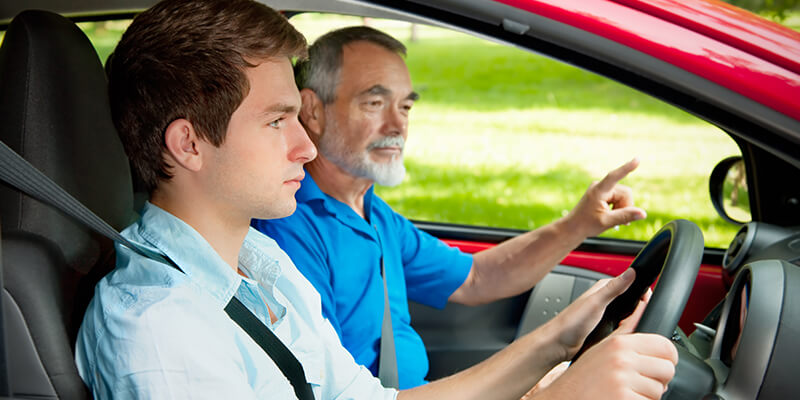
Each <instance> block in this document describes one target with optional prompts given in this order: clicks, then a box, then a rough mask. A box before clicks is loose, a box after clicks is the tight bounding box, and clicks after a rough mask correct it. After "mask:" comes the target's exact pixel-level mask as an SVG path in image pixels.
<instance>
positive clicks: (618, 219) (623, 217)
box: [606, 206, 647, 226]
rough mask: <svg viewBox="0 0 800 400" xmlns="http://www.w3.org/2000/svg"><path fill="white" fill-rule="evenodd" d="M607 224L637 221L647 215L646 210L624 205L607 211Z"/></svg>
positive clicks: (613, 224) (623, 223)
mask: <svg viewBox="0 0 800 400" xmlns="http://www.w3.org/2000/svg"><path fill="white" fill-rule="evenodd" d="M606 215H607V220H606V221H607V222H608V226H615V225H625V224H628V223H630V222H633V221H638V220H640V219H644V218H646V217H647V212H645V211H644V210H643V209H641V208H639V207H633V206H630V207H624V208H617V209H613V210H610V211H608V213H607V214H606Z"/></svg>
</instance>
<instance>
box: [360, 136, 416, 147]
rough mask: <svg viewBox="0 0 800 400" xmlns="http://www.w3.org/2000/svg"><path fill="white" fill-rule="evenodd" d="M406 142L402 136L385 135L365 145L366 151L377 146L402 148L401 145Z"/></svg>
mask: <svg viewBox="0 0 800 400" xmlns="http://www.w3.org/2000/svg"><path fill="white" fill-rule="evenodd" d="M405 144H406V140H405V139H403V137H402V136H385V137H383V138H382V139H378V140H376V141H374V142H372V143H370V144H369V146H367V151H369V150H372V149H375V148H379V147H399V148H400V150H403V147H404V146H405Z"/></svg>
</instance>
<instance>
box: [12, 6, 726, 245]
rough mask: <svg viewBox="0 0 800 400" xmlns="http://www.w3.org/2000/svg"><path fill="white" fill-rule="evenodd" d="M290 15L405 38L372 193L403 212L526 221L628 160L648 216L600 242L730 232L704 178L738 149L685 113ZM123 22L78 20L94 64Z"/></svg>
mask: <svg viewBox="0 0 800 400" xmlns="http://www.w3.org/2000/svg"><path fill="white" fill-rule="evenodd" d="M291 21H292V23H293V24H294V25H295V26H296V27H297V28H298V30H300V31H301V32H302V33H303V34H304V35H306V37H307V38H308V41H309V43H311V42H313V41H314V40H315V39H316V38H317V37H319V36H320V35H322V34H324V33H325V32H328V31H329V30H331V29H335V28H338V27H343V26H350V25H359V24H368V25H371V26H373V27H375V28H377V29H380V30H383V31H385V32H387V33H389V34H391V35H393V36H394V37H396V38H397V39H399V40H401V41H402V42H404V43H405V44H406V46H407V47H408V56H407V58H406V61H407V64H408V66H409V70H410V72H411V77H412V80H413V83H414V87H415V90H416V91H417V92H419V93H420V95H421V98H420V100H419V101H418V102H417V104H416V105H415V106H414V108H413V110H412V112H411V117H410V118H411V120H410V128H409V140H408V143H407V146H406V153H405V158H406V167H407V170H408V174H407V176H406V179H405V180H404V182H403V183H402V184H400V185H398V186H396V187H391V188H388V187H377V188H376V192H377V193H378V195H379V196H381V197H382V198H383V199H385V200H386V201H387V202H388V203H389V204H390V205H391V206H392V207H393V208H394V209H395V210H397V211H398V212H399V213H401V214H403V215H405V216H407V217H408V218H411V219H416V220H423V221H434V222H447V223H457V224H467V225H479V226H491V227H500V228H517V229H526V230H527V229H534V228H537V227H540V226H542V225H544V224H547V223H548V222H551V221H553V220H554V219H556V218H558V217H560V216H563V215H566V213H567V212H569V210H570V209H571V208H572V206H573V205H575V204H576V203H577V201H578V200H579V199H580V196H581V195H582V194H583V192H584V190H585V189H586V188H587V187H588V186H589V184H591V182H592V181H595V180H598V179H601V178H602V177H603V176H604V175H605V174H606V173H607V172H608V171H609V170H611V169H613V168H615V167H616V166H618V165H621V164H622V163H624V162H625V161H627V160H629V159H630V158H632V157H634V156H637V157H639V158H640V159H641V165H640V167H639V169H638V170H637V171H635V172H634V173H633V174H632V175H631V176H630V177H628V178H627V179H625V180H624V181H623V183H624V184H626V185H628V186H630V187H631V188H632V189H633V190H634V195H635V200H636V203H637V205H639V206H641V207H643V208H644V209H645V210H647V212H648V218H647V219H646V220H645V221H638V222H635V223H632V224H631V225H629V226H622V227H619V228H618V229H614V230H610V231H608V232H606V233H604V234H603V235H602V236H603V237H615V238H623V239H633V240H648V239H649V238H650V237H651V236H652V235H653V234H654V233H655V232H656V231H657V230H658V229H660V227H661V226H663V225H664V224H666V223H667V222H669V221H670V220H672V219H675V218H686V219H689V220H691V221H693V222H695V223H697V224H698V225H699V226H700V228H701V229H702V230H703V233H704V236H705V240H706V245H707V246H711V247H725V246H726V245H727V244H728V243H729V242H730V239H731V238H732V237H733V235H734V234H735V232H736V231H737V229H738V227H737V226H734V225H732V224H730V223H727V222H725V221H724V220H722V219H721V218H720V217H719V216H718V215H717V214H716V212H715V211H714V209H713V207H712V205H711V203H710V201H709V195H708V176H709V174H710V171H711V170H712V169H713V167H714V165H715V164H716V163H717V162H718V161H719V160H721V159H723V158H725V157H727V156H731V155H738V154H740V151H739V149H738V148H737V146H736V144H735V143H734V142H733V140H732V139H731V138H730V137H729V136H728V135H726V134H725V133H724V132H722V131H720V130H719V129H718V128H716V127H715V126H713V125H710V124H708V123H706V122H704V121H702V120H700V119H698V118H696V117H694V116H691V115H689V114H687V113H685V112H683V111H681V110H678V109H676V108H674V107H672V106H670V105H667V104H664V103H662V102H660V101H659V100H656V99H653V98H651V97H649V96H647V95H644V94H641V93H639V92H637V91H635V90H633V89H630V88H628V87H626V86H624V85H621V84H618V83H616V82H614V81H611V80H609V79H606V78H604V77H600V76H597V75H595V74H593V73H590V72H586V71H583V70H581V69H578V68H575V67H572V66H569V65H566V64H564V63H562V62H559V61H555V60H552V59H549V58H547V57H543V56H540V55H536V54H532V53H529V52H526V51H523V50H519V49H516V48H513V47H510V46H505V45H501V44H496V43H492V42H488V41H486V40H483V39H479V38H475V37H472V36H470V35H466V34H463V33H459V32H455V31H450V30H446V29H441V28H435V27H430V26H425V25H412V24H409V23H407V22H401V21H391V20H382V19H371V18H360V17H350V16H338V15H320V14H300V15H297V16H294V17H292V19H291ZM129 23H130V20H118V21H102V22H82V23H79V24H78V25H79V26H80V28H81V29H83V30H84V32H86V34H87V36H88V37H89V38H90V40H91V41H92V43H93V44H94V46H95V49H96V50H97V52H98V55H99V57H100V59H101V60H102V61H103V63H105V61H106V59H107V57H108V55H109V54H110V53H111V51H112V50H113V48H114V46H115V45H116V43H117V41H119V38H120V36H121V35H122V33H123V32H124V30H125V29H126V28H127V26H128V24H129ZM1 35H2V32H0V40H1V38H2V36H1Z"/></svg>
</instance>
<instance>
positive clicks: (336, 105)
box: [319, 41, 417, 185]
mask: <svg viewBox="0 0 800 400" xmlns="http://www.w3.org/2000/svg"><path fill="white" fill-rule="evenodd" d="M416 97H417V94H416V93H414V92H413V90H412V88H411V78H410V76H409V73H408V68H407V67H406V64H405V62H404V61H403V59H402V57H401V56H400V55H398V54H396V53H394V52H392V51H389V50H387V49H385V48H383V47H380V46H378V45H376V44H373V43H370V42H366V41H359V42H353V43H350V44H348V45H346V46H344V49H343V54H342V68H341V71H340V74H339V83H338V86H337V88H336V96H335V100H334V102H333V103H332V104H329V105H326V106H325V129H324V131H323V134H322V136H321V137H320V140H319V148H320V153H321V154H323V155H324V156H325V157H326V158H328V159H330V160H331V161H333V162H334V163H336V164H337V165H339V166H340V167H342V168H343V169H345V170H346V171H348V172H349V173H350V174H352V175H355V176H357V177H364V178H369V179H370V180H373V181H375V182H377V183H379V184H382V185H396V184H398V183H400V181H401V180H402V179H403V175H404V173H405V169H404V167H403V146H404V144H405V139H406V137H407V136H408V113H409V111H410V110H411V107H412V106H413V105H414V100H415V99H416Z"/></svg>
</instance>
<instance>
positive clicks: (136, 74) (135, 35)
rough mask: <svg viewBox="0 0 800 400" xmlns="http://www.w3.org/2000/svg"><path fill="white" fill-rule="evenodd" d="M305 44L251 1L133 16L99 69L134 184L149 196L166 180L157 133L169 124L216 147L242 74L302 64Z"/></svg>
mask: <svg viewBox="0 0 800 400" xmlns="http://www.w3.org/2000/svg"><path fill="white" fill-rule="evenodd" d="M305 55H306V40H305V38H304V37H303V35H301V34H300V33H299V32H297V31H296V30H295V29H294V27H292V25H291V24H289V22H288V21H287V20H286V18H284V17H283V16H282V15H280V14H279V13H278V12H276V11H275V10H272V9H270V8H269V7H267V6H265V5H263V4H260V3H256V2H255V1H252V0H165V1H162V2H160V3H158V4H156V5H155V6H153V7H152V8H150V9H148V10H147V11H145V12H143V13H141V14H139V15H138V16H137V17H136V18H135V19H134V20H133V22H132V23H131V25H130V27H129V28H128V29H127V30H126V32H125V34H124V35H123V36H122V39H121V40H120V42H119V44H118V45H117V47H116V49H115V50H114V52H113V53H112V54H111V55H110V56H109V58H108V61H107V63H106V73H107V74H108V78H109V98H110V102H111V112H112V116H113V119H114V124H115V126H116V128H117V131H118V132H119V135H120V138H121V139H122V143H123V145H124V147H125V152H126V153H127V154H128V157H129V158H130V162H131V167H132V170H133V174H134V181H135V182H137V186H140V189H143V190H146V191H147V192H152V191H153V190H154V189H155V188H156V186H157V185H158V182H159V180H160V179H165V180H166V179H170V178H171V176H172V175H171V174H170V171H169V170H170V168H171V166H170V165H169V164H168V163H167V162H166V160H164V157H163V153H164V151H165V150H166V145H165V143H164V132H165V130H166V128H167V126H168V125H169V124H170V123H171V122H172V121H175V120H176V119H179V118H185V119H187V120H188V121H190V122H191V123H192V125H193V126H194V128H195V129H196V131H197V133H198V135H199V136H200V137H201V138H202V139H204V140H207V141H208V142H209V143H211V144H213V145H215V146H220V145H221V144H222V143H223V142H224V140H225V133H226V130H227V126H228V123H229V122H230V117H231V115H232V114H233V112H234V111H235V110H236V108H238V107H239V105H240V104H241V102H242V101H243V100H244V97H245V96H246V95H247V93H248V92H249V90H250V86H249V82H248V80H247V76H246V75H245V72H244V71H245V68H248V67H254V66H256V64H252V63H251V62H256V63H257V62H259V61H263V60H265V59H267V58H275V57H289V58H291V57H305Z"/></svg>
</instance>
